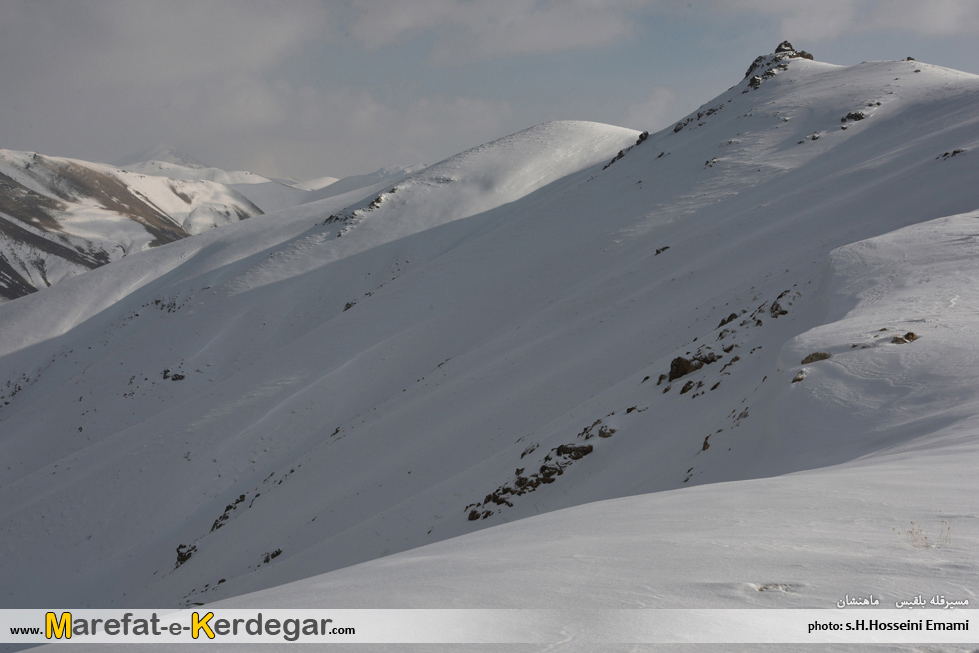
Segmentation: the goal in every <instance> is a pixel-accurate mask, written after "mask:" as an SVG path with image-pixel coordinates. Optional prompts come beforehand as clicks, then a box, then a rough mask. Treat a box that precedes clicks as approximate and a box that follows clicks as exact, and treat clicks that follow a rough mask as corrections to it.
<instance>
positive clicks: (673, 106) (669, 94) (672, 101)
mask: <svg viewBox="0 0 979 653" xmlns="http://www.w3.org/2000/svg"><path fill="white" fill-rule="evenodd" d="M680 104H681V103H680V99H679V97H678V96H677V94H676V93H675V92H674V91H672V90H671V89H668V88H653V89H651V90H650V92H649V95H647V96H646V97H645V98H644V99H642V100H640V101H638V102H633V103H631V104H629V105H627V106H626V107H625V109H624V110H623V111H622V114H621V117H620V118H619V119H618V120H617V121H616V124H618V125H621V126H622V127H630V128H632V129H638V130H640V131H649V132H654V131H659V130H660V129H662V128H663V127H665V126H666V125H667V124H668V123H670V122H672V121H673V120H676V119H677V118H679V117H680V116H679V115H678V112H679V111H680Z"/></svg>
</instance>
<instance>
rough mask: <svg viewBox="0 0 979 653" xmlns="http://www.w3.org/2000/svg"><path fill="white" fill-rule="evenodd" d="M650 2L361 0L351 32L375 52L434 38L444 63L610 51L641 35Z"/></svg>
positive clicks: (433, 57)
mask: <svg viewBox="0 0 979 653" xmlns="http://www.w3.org/2000/svg"><path fill="white" fill-rule="evenodd" d="M646 4H650V3H649V2H648V1H647V2H643V1H642V0H565V1H563V2H541V1H539V0H494V1H493V2H472V1H468V0H359V1H358V2H355V3H354V7H355V9H356V12H355V14H354V15H353V17H352V18H351V19H350V25H349V29H350V33H351V35H352V36H353V37H354V38H355V39H356V40H357V41H358V43H359V44H360V45H361V46H362V47H364V48H367V49H374V48H379V47H382V46H385V45H390V44H397V43H402V42H404V41H406V40H408V39H411V38H414V37H416V36H419V35H421V34H423V33H431V34H432V35H433V36H434V39H435V41H434V45H433V49H432V54H431V60H432V61H433V62H434V63H438V64H442V65H445V64H454V63H468V62H471V61H474V60H479V59H486V58H492V57H499V56H509V55H517V54H539V53H545V52H562V51H566V50H573V49H578V48H589V47H596V46H601V45H608V44H611V43H615V42H617V41H621V40H623V39H627V38H630V37H631V36H632V35H633V33H634V27H633V22H632V20H631V19H630V15H629V13H630V11H632V10H635V9H637V8H639V7H641V6H643V5H646Z"/></svg>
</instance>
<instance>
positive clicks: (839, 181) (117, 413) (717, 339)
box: [0, 59, 979, 650]
mask: <svg viewBox="0 0 979 653" xmlns="http://www.w3.org/2000/svg"><path fill="white" fill-rule="evenodd" d="M916 70H920V71H921V72H915V71H916ZM748 88H749V87H748V81H747V80H746V81H743V82H742V83H740V84H739V85H737V86H735V87H733V88H732V89H730V90H729V91H727V92H726V93H724V94H722V95H721V96H719V97H718V98H716V99H715V100H712V101H711V102H709V103H707V104H705V105H704V106H703V107H702V108H701V109H700V110H699V111H698V112H695V113H694V114H692V116H690V117H691V118H692V120H686V119H684V121H681V124H683V126H682V128H680V129H678V130H674V128H670V129H668V130H665V131H664V132H661V133H659V134H653V135H651V136H649V137H648V138H647V139H646V140H645V141H643V142H642V143H641V144H638V145H635V143H636V141H637V138H638V134H637V133H636V132H633V131H629V130H624V129H619V128H615V127H608V126H603V125H595V124H592V123H567V122H566V123H548V124H545V125H542V126H539V127H536V128H533V129H530V130H527V131H525V132H521V133H519V134H515V135H513V136H510V137H507V138H504V139H501V140H499V141H495V142H493V143H490V144H487V145H485V146H482V147H480V148H475V149H474V150H470V151H468V152H466V153H463V154H461V155H458V156H457V157H453V158H451V159H448V160H446V161H444V162H442V163H440V164H436V165H435V166H432V167H430V168H427V169H425V170H423V171H421V172H419V173H417V174H415V175H411V176H409V177H407V178H405V179H404V180H402V181H400V182H397V183H396V184H394V185H393V186H392V187H391V188H386V189H384V190H383V192H382V191H380V190H378V191H377V192H376V194H375V193H371V194H370V195H367V196H362V195H361V196H357V194H356V192H354V193H351V194H349V195H347V196H338V197H334V198H329V199H325V200H323V201H322V202H318V203H312V204H307V205H303V206H300V207H296V208H294V209H287V210H284V211H282V212H280V213H277V214H275V215H274V216H271V217H274V220H272V219H269V220H262V221H247V222H244V223H241V224H240V225H236V226H235V227H234V228H232V229H227V230H221V232H211V233H207V234H202V235H200V236H197V237H195V238H192V239H187V240H183V241H180V242H177V243H173V244H171V245H168V246H166V247H162V248H157V249H155V250H153V251H149V252H145V253H141V254H139V255H136V256H132V257H129V258H127V259H124V260H122V261H119V262H116V263H113V264H112V265H109V266H107V267H104V268H100V269H98V270H95V271H93V272H90V273H86V274H85V275H82V276H80V277H77V278H75V279H71V280H69V281H66V282H64V283H62V284H59V285H58V286H56V287H54V288H51V289H49V290H46V291H45V292H43V293H39V294H37V295H34V296H30V297H26V298H22V299H19V300H16V301H14V302H11V303H9V304H7V305H4V306H3V307H0V334H2V335H0V356H2V358H0V369H2V373H3V376H4V377H5V378H0V392H2V394H3V397H2V399H0V403H2V402H9V404H4V405H2V406H0V433H2V436H0V438H2V439H0V460H2V461H3V463H4V464H3V465H2V466H0V585H2V587H3V588H4V592H3V596H2V598H0V605H3V606H4V607H45V606H49V605H51V604H52V603H57V604H58V605H75V606H79V607H83V606H93V607H94V606H97V607H110V606H122V607H142V606H146V607H161V606H168V605H173V606H186V605H190V604H193V603H211V602H214V601H218V600H221V599H226V598H227V597H232V596H236V595H242V594H245V593H247V592H252V591H256V590H265V591H264V592H261V593H258V594H253V595H245V596H236V598H233V599H230V600H228V602H227V603H226V604H223V605H230V606H237V607H250V606H256V607H264V606H268V607H276V606H282V607H288V606H297V605H301V606H307V607H313V606H316V607H551V606H556V607H560V606H574V607H599V606H601V607H831V606H832V605H833V604H835V602H836V601H837V600H838V599H840V598H842V597H843V596H844V595H845V594H848V593H849V594H854V593H863V594H868V593H871V592H873V593H875V594H879V595H881V596H883V597H887V598H891V597H892V600H897V599H900V598H902V597H903V598H906V596H908V595H915V594H918V593H926V594H927V593H943V594H945V595H949V596H953V595H954V596H955V597H956V598H962V599H965V598H968V599H970V601H971V602H972V603H975V601H976V600H977V597H976V595H975V588H976V586H977V584H976V580H977V578H976V575H977V574H976V568H975V564H974V551H975V550H976V544H977V540H979V530H977V529H979V527H977V523H976V515H977V504H976V500H975V492H974V489H975V480H974V478H975V477H974V469H975V466H976V455H975V453H976V446H977V442H979V439H977V437H976V436H977V431H979V430H977V425H976V416H977V415H979V410H977V388H979V384H977V383H976V374H975V371H974V370H975V357H976V353H975V352H976V351H977V348H976V338H977V329H979V327H977V324H979V320H977V314H976V311H977V309H976V307H977V306H979V296H977V295H979V283H977V281H979V279H977V277H979V262H977V261H979V258H977V256H976V255H977V253H979V212H975V210H976V209H977V206H979V202H977V196H976V195H975V192H974V190H973V189H974V179H975V178H976V173H977V165H976V158H975V157H976V154H975V153H976V147H977V146H979V114H977V113H976V111H975V106H977V101H979V78H977V77H975V76H972V75H968V74H965V73H959V72H955V71H951V70H947V69H942V68H937V67H934V66H929V65H927V64H922V63H918V62H873V63H866V64H861V65H859V66H853V67H848V68H844V67H838V66H830V65H827V64H821V63H817V62H811V61H805V60H798V59H793V60H791V61H790V62H789V65H788V68H787V69H786V70H781V71H779V72H778V73H777V74H775V75H774V76H771V77H770V78H768V79H766V80H765V81H764V82H763V83H762V84H761V86H760V88H758V89H754V90H748V91H747V92H743V91H745V89H748ZM878 103H879V104H878ZM717 107H721V108H717ZM857 111H863V112H864V114H865V117H864V118H863V119H862V120H848V121H845V122H843V121H842V119H844V118H845V117H846V116H847V114H848V113H853V112H857ZM697 113H700V114H701V117H700V118H699V119H698V118H697ZM843 125H846V127H847V128H846V129H845V130H844V129H842V126H843ZM814 134H815V135H816V136H817V138H815V139H814V138H813V135H814ZM800 141H801V143H800ZM633 145H634V147H632V149H631V150H628V151H625V152H624V155H623V156H622V157H621V158H618V160H616V161H615V162H614V163H612V165H610V166H608V167H607V168H606V169H604V170H603V166H606V165H607V164H608V163H609V162H610V161H611V160H612V159H613V157H616V155H617V153H618V152H619V151H620V150H625V149H626V148H628V147H630V146H633ZM954 150H961V152H960V153H959V154H958V155H956V156H951V153H952V152H953V151H954ZM946 152H947V153H949V154H948V156H944V154H945V153H946ZM970 212H971V213H970ZM783 311H784V312H783ZM732 313H733V314H734V315H735V318H734V319H733V320H731V321H730V322H727V323H726V324H724V325H723V326H720V322H722V321H725V320H727V319H728V318H729V316H730V315H731V314H732ZM885 329H886V330H885ZM909 332H913V333H914V334H915V335H916V336H917V338H916V339H912V340H910V341H908V342H903V343H895V342H893V341H892V339H893V338H894V337H895V336H904V335H905V334H907V333H909ZM817 352H823V353H827V354H830V357H829V358H828V359H824V360H818V361H815V362H811V363H807V364H803V363H802V362H801V361H802V360H803V359H804V358H806V357H808V356H809V355H810V354H813V353H817ZM710 353H713V354H714V355H715V356H720V358H718V359H716V360H714V361H713V362H709V363H707V364H705V365H703V367H701V368H700V369H698V370H695V371H693V372H691V373H689V374H687V375H685V376H682V377H680V378H676V379H675V380H673V381H670V380H668V375H669V374H670V371H671V361H673V360H674V359H675V358H677V357H685V358H687V359H690V360H692V359H694V358H695V357H698V356H699V357H700V358H701V359H703V360H709V357H708V356H707V355H708V354H710ZM177 375H180V376H181V377H182V378H181V379H179V380H176V381H175V380H174V379H176V378H177ZM660 375H664V376H665V377H666V378H664V380H662V381H660ZM647 377H648V378H647ZM800 377H801V380H799V381H798V382H793V380H794V379H797V378H800ZM7 380H9V381H10V382H11V385H9V386H7V385H2V384H6V382H7ZM688 383H689V386H688ZM14 387H19V388H20V390H18V391H17V392H16V393H13V396H11V395H12V392H13V390H12V389H13V388H14ZM685 387H689V389H687V390H686V391H685V392H684V388H685ZM667 388H669V390H668V391H667ZM599 420H600V421H599ZM555 468H558V469H559V471H560V473H557V472H555V471H553V470H554V469H555ZM548 469H550V470H551V471H546V470H548ZM535 475H536V476H535ZM520 479H524V480H523V481H521V480H520ZM535 479H536V480H535ZM542 479H548V480H542ZM750 479H753V480H750ZM564 508H567V510H560V509H564ZM526 517H531V519H523V518H526ZM943 521H945V522H946V523H947V524H950V525H951V538H950V540H949V542H948V543H944V545H943V546H926V547H923V548H916V547H915V546H913V544H914V543H913V542H912V541H911V539H910V538H909V537H908V535H907V532H906V531H907V530H908V529H909V528H911V527H912V524H911V522H914V523H915V524H917V525H920V527H921V528H923V529H925V531H927V533H928V534H929V535H930V536H931V537H932V539H930V540H929V542H931V543H940V542H938V537H937V536H938V534H939V532H940V530H941V529H942V522H943ZM514 522H515V523H514ZM490 526H499V528H488V529H487V527H490ZM483 529H485V530H483ZM475 531H478V532H475ZM457 536H462V537H457ZM429 544H430V545H431V546H428V547H424V548H418V549H415V547H420V546H423V545H429ZM178 545H185V546H191V545H193V546H195V547H196V549H195V551H194V552H193V554H192V556H191V557H190V558H189V559H188V560H187V561H186V562H184V563H183V564H181V565H179V566H176V563H177V553H176V551H177V547H178ZM278 549H281V554H280V555H278V556H276V557H275V558H274V559H271V561H270V562H268V563H265V562H264V559H265V557H266V556H267V554H268V553H270V552H273V551H276V550H278ZM408 549H414V550H412V551H408ZM399 552H404V553H399ZM391 554H396V555H391ZM357 563H365V564H362V565H359V566H354V567H350V565H355V564H357ZM345 567H348V568H346V569H344V568H345ZM334 570H336V571H334ZM323 572H331V573H327V574H325V575H322V576H316V574H320V573H323ZM314 576H315V577H314ZM220 579H225V581H226V582H223V583H221V584H220V585H218V584H217V583H218V581H219V580H220ZM291 581H299V582H298V583H296V584H292V585H282V584H283V583H288V582H291ZM205 585H207V588H206V589H205ZM277 586H278V587H277ZM267 588H274V589H267ZM754 648H757V647H750V648H746V649H745V650H753V649H754ZM480 650H484V649H480ZM510 650H512V647H510ZM568 650H574V649H573V648H569V649H568ZM780 650H784V649H780ZM922 650H926V649H925V648H924V647H922ZM950 650H954V649H950ZM966 650H967V649H966Z"/></svg>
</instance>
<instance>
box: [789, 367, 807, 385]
mask: <svg viewBox="0 0 979 653" xmlns="http://www.w3.org/2000/svg"><path fill="white" fill-rule="evenodd" d="M804 378H806V374H805V372H803V371H801V370H800V371H799V373H798V374H796V375H795V378H794V379H792V383H798V382H799V381H801V380H802V379H804Z"/></svg>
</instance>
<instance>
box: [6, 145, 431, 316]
mask: <svg viewBox="0 0 979 653" xmlns="http://www.w3.org/2000/svg"><path fill="white" fill-rule="evenodd" d="M138 156H146V157H151V158H148V159H145V160H130V162H129V163H127V164H125V165H124V166H123V167H115V166H111V165H107V164H102V163H93V162H89V161H81V160H78V159H66V158H62V157H52V156H45V155H42V154H39V153H36V152H17V151H13V150H0V302H2V301H5V300H10V299H15V298H17V297H22V296H24V295H27V294H30V293H32V292H35V291H37V290H38V289H41V288H45V287H48V286H50V285H52V284H55V283H57V282H58V281H60V280H62V279H66V278H69V277H72V276H75V275H77V274H79V273H81V272H84V271H86V270H91V269H94V268H96V267H99V266H102V265H105V264H106V263H109V262H111V261H114V260H117V259H119V258H122V257H123V256H126V255H128V254H131V253H133V252H136V251H141V250H143V249H146V248H149V247H156V246H158V245H162V244H165V243H169V242H173V241H175V240H180V239H182V238H186V237H187V236H191V235H194V234H198V233H201V232H203V231H206V230H208V229H212V228H214V227H218V226H222V225H225V224H229V223H231V222H237V221H239V220H244V219H247V218H251V217H255V216H257V215H262V214H263V213H270V212H274V211H277V210H279V209H282V208H288V207H292V206H296V205H298V204H303V203H306V202H310V201H315V200H318V199H322V198H324V197H333V196H336V195H341V194H343V193H347V192H350V191H354V190H357V189H361V188H365V187H366V188H367V190H365V192H368V191H370V190H372V186H373V185H376V184H379V183H386V182H387V181H389V180H391V179H396V178H399V177H403V176H404V175H405V174H407V173H408V172H410V171H411V170H417V169H420V168H422V167H424V166H415V167H413V168H396V167H393V168H382V169H381V170H378V171H377V172H375V173H372V174H370V175H359V176H355V177H348V178H345V179H342V180H335V179H334V178H321V179H317V180H312V182H311V183H308V184H305V185H304V184H301V183H296V182H288V181H283V180H273V179H269V178H267V177H263V176H261V175H257V174H254V173H252V172H246V171H234V172H228V171H225V170H221V169H219V168H213V167H208V166H206V165H205V164H203V163H201V162H200V161H198V160H196V159H194V158H193V157H191V156H190V155H188V154H185V153H183V152H180V151H178V150H176V149H174V148H172V147H169V146H165V145H162V146H158V147H156V148H153V149H152V150H147V151H146V152H144V153H141V154H140V155H138ZM333 182H336V183H333ZM306 186H308V187H306ZM334 186H335V187H334Z"/></svg>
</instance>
